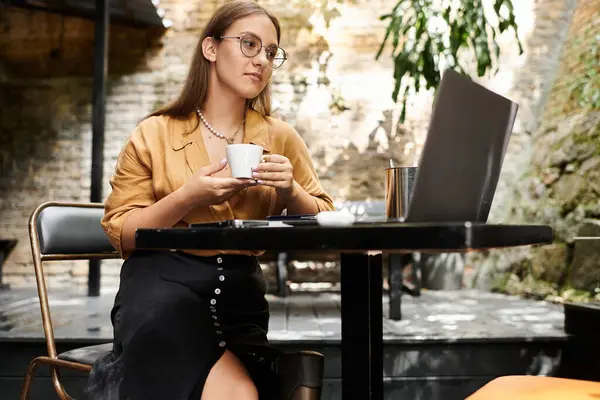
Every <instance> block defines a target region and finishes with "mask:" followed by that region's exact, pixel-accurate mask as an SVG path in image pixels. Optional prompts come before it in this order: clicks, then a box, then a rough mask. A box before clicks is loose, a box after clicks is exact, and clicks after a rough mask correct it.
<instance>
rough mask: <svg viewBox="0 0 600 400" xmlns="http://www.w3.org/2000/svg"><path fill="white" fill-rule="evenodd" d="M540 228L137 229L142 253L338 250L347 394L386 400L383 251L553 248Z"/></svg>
mask: <svg viewBox="0 0 600 400" xmlns="http://www.w3.org/2000/svg"><path fill="white" fill-rule="evenodd" d="M552 240H553V234H552V229H551V228H550V227H549V226H541V225H491V224H490V225H487V224H481V223H470V222H465V223H443V224H442V223H438V224H429V223H427V224H425V223H418V224H360V225H354V226H351V227H335V228H333V227H320V226H318V225H309V226H296V227H251V228H250V227H248V228H213V227H211V228H207V227H202V228H198V227H196V228H169V229H138V230H137V232H136V247H137V248H140V249H180V250H182V249H220V250H259V249H262V250H271V251H278V250H281V251H302V250H307V251H318V250H322V251H335V252H339V253H341V307H342V396H343V398H345V399H350V398H357V399H378V400H379V399H383V316H382V304H381V300H382V262H381V261H382V256H381V253H382V252H390V253H395V252H397V253H408V252H415V251H419V252H435V253H448V252H466V251H476V250H484V249H490V248H502V247H512V246H523V245H532V244H543V243H551V242H552Z"/></svg>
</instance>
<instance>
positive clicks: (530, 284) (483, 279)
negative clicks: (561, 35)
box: [478, 0, 600, 297]
mask: <svg viewBox="0 0 600 400" xmlns="http://www.w3.org/2000/svg"><path fill="white" fill-rule="evenodd" d="M599 73H600V1H599V0H582V1H580V2H579V4H578V6H577V9H576V12H575V14H574V16H573V23H572V25H571V27H570V30H569V33H568V38H567V40H566V43H565V46H564V50H563V52H562V56H561V63H560V68H559V70H558V74H557V78H556V80H555V82H554V84H553V85H552V89H551V91H550V93H549V96H548V102H547V104H546V106H545V109H544V113H543V117H542V118H541V120H540V124H539V126H538V128H537V129H536V130H535V131H534V135H533V137H532V147H533V149H534V150H533V151H532V154H531V159H530V166H529V168H527V169H526V170H525V171H524V172H525V174H524V176H522V179H520V180H519V182H518V184H517V185H515V187H514V189H513V190H514V196H512V198H511V204H510V207H508V209H507V211H508V215H507V216H506V220H507V221H510V222H527V223H543V224H549V225H551V226H552V227H553V228H554V231H555V235H556V240H555V243H554V244H553V245H550V246H541V247H537V248H535V249H534V250H533V251H531V252H529V251H528V250H525V249H524V250H521V251H510V252H505V251H503V252H494V253H492V254H491V256H490V257H489V258H488V259H487V260H486V262H485V263H484V268H483V269H482V271H481V272H482V273H481V276H480V280H479V282H478V284H480V285H481V286H483V287H490V286H495V287H498V288H500V289H501V290H506V291H508V292H511V293H528V294H532V295H535V296H539V297H545V296H548V295H549V296H559V295H560V296H562V297H569V296H574V295H579V296H583V297H589V296H590V295H592V296H593V295H594V294H595V292H596V291H597V288H598V287H600V280H599V279H598V276H597V273H595V272H593V270H594V269H593V268H592V269H590V268H589V267H582V266H587V265H588V264H590V265H591V264H593V265H595V266H596V268H595V269H597V268H598V267H600V263H599V262H598V260H599V259H600V240H596V241H595V242H594V241H586V242H585V244H582V243H579V244H578V242H579V240H577V239H576V238H577V237H580V236H600V230H599V229H594V227H597V226H598V225H599V219H600V185H599V184H598V182H600V80H599V79H598V74H599ZM594 77H595V78H594ZM586 85H587V91H581V90H578V89H577V88H580V87H584V86H586ZM594 248H595V250H593V249H594ZM573 250H574V251H573ZM584 253H585V254H584ZM586 271H587V272H586ZM590 271H592V272H590ZM494 272H503V273H501V274H499V275H495V274H494ZM494 276H495V277H496V279H494V278H491V277H494ZM490 278H491V279H490ZM578 290H579V291H581V292H578Z"/></svg>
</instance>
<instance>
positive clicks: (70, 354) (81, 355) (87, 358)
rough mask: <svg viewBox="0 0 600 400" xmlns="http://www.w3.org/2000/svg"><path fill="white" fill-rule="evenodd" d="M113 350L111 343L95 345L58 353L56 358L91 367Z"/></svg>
mask: <svg viewBox="0 0 600 400" xmlns="http://www.w3.org/2000/svg"><path fill="white" fill-rule="evenodd" d="M112 348H113V345H112V343H104V344H97V345H95V346H87V347H80V348H78V349H74V350H69V351H65V352H64V353H60V354H59V355H58V358H59V359H61V360H65V361H73V362H78V363H81V364H88V365H92V364H93V363H94V361H96V360H97V359H98V358H99V357H101V356H103V355H104V354H106V353H107V352H109V351H111V350H112Z"/></svg>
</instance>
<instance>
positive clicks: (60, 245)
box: [34, 203, 116, 259]
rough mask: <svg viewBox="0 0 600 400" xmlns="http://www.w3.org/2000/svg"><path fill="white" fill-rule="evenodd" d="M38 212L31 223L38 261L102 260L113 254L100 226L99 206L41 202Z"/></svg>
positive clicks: (100, 210)
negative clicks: (34, 231) (37, 244)
mask: <svg viewBox="0 0 600 400" xmlns="http://www.w3.org/2000/svg"><path fill="white" fill-rule="evenodd" d="M38 210H39V212H38V213H37V214H36V213H35V212H34V215H35V221H34V222H35V228H36V229H37V238H38V240H39V245H40V248H39V250H40V252H41V254H42V259H48V258H50V257H51V258H52V259H60V258H63V257H61V256H64V258H63V259H73V258H74V257H77V258H83V259H86V258H90V256H94V257H101V258H102V257H103V256H105V255H106V256H109V257H110V256H111V255H112V254H114V253H116V252H115V249H114V248H113V247H112V245H111V244H110V241H109V240H108V237H107V236H106V233H105V232H104V230H103V229H102V226H101V225H100V220H101V219H102V216H103V214H104V206H103V205H102V204H99V203H44V204H42V206H40V207H38ZM36 211H37V210H36Z"/></svg>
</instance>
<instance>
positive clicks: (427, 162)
mask: <svg viewBox="0 0 600 400" xmlns="http://www.w3.org/2000/svg"><path fill="white" fill-rule="evenodd" d="M517 110H518V105H517V104H516V103H514V102H512V101H511V100H509V99H507V98H505V97H502V96H500V95H498V94H496V93H494V92H492V91H491V90H488V89H486V88H485V87H483V86H481V85H480V84H477V83H475V82H473V81H472V80H471V79H469V78H468V77H466V76H463V75H460V74H459V73H457V72H455V71H452V70H447V71H445V72H444V74H443V76H442V80H441V82H440V86H439V88H438V91H437V93H436V97H435V100H434V107H433V113H432V116H431V120H430V125H429V129H428V133H427V138H426V141H425V145H424V148H423V151H422V153H421V158H420V160H419V164H418V167H419V169H418V172H417V176H416V180H415V183H414V187H413V192H412V199H411V201H410V204H409V206H408V211H407V217H406V219H405V221H406V222H458V221H473V222H483V223H485V222H486V221H487V218H488V215H489V212H490V208H491V206H492V200H493V198H494V194H495V192H496V186H497V184H498V178H499V176H500V171H501V169H502V162H503V160H504V155H505V153H506V148H507V146H508V142H509V139H510V135H511V133H512V129H513V125H514V122H515V118H516V115H517Z"/></svg>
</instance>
